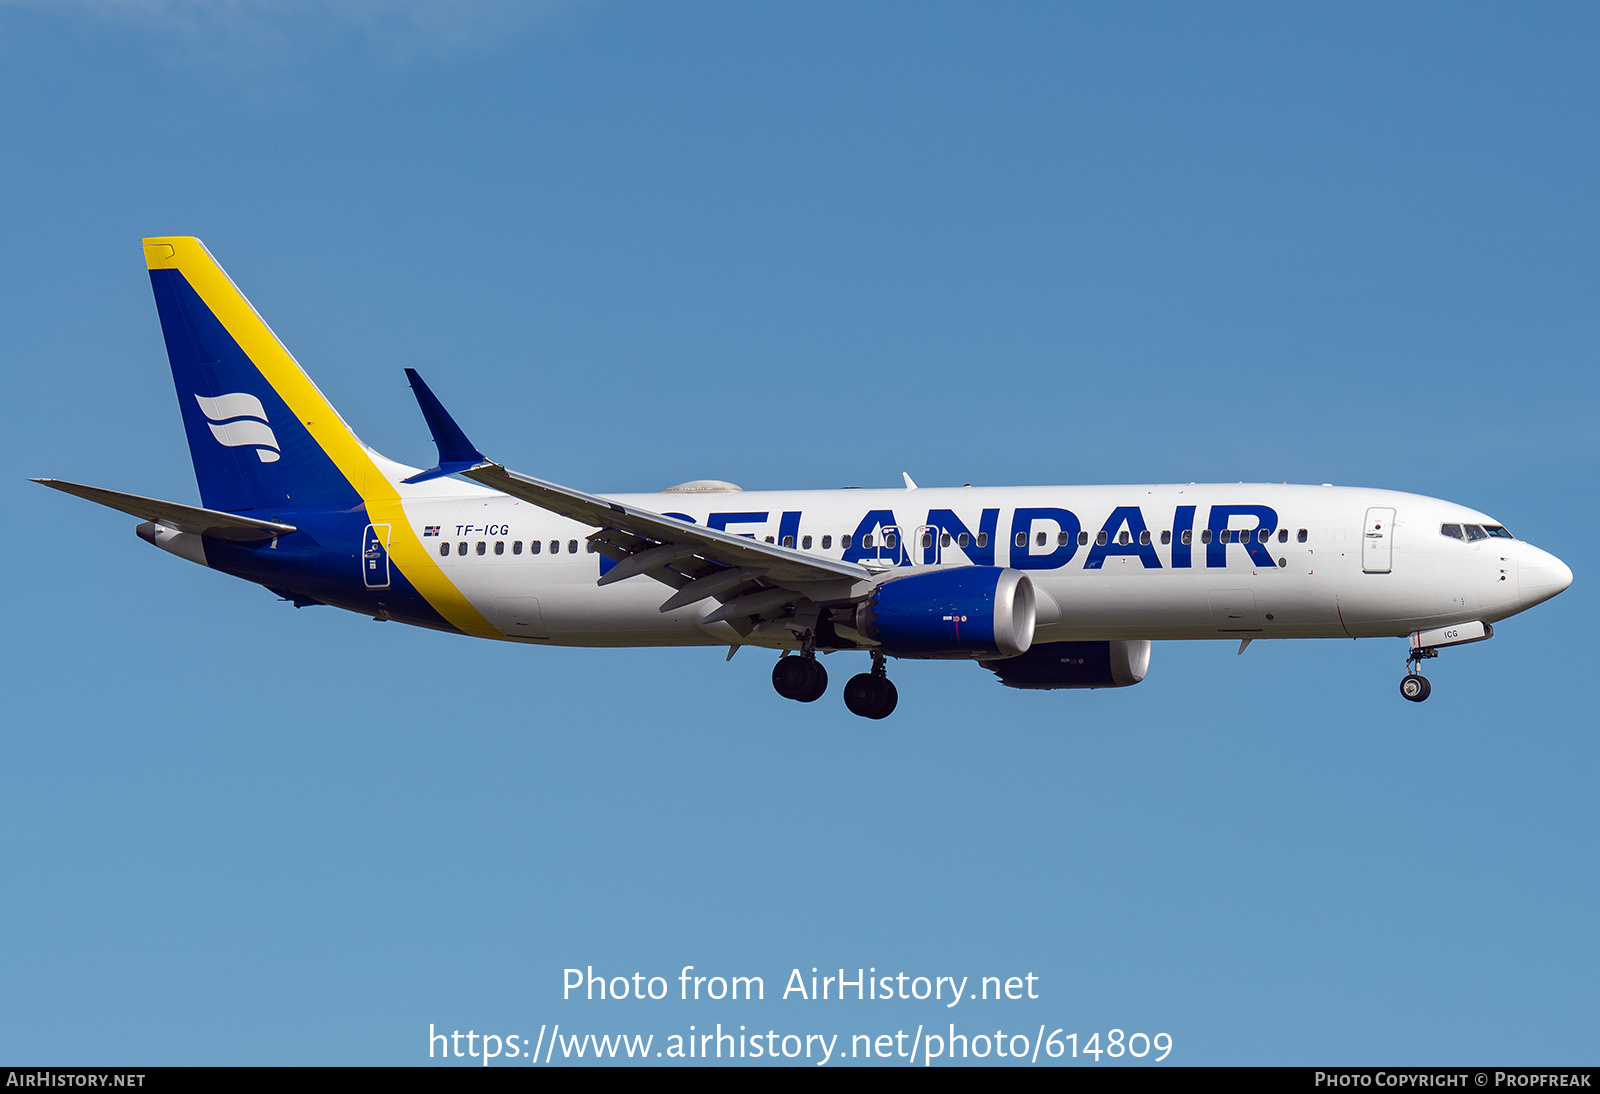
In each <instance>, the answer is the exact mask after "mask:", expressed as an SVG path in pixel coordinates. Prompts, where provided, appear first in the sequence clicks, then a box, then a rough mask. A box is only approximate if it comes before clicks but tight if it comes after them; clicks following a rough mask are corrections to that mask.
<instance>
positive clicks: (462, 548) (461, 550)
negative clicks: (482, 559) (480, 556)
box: [456, 540, 467, 555]
mask: <svg viewBox="0 0 1600 1094" xmlns="http://www.w3.org/2000/svg"><path fill="white" fill-rule="evenodd" d="M466 553H467V541H466V540H462V541H461V542H460V543H458V544H456V554H458V555H464V554H466Z"/></svg>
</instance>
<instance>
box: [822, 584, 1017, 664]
mask: <svg viewBox="0 0 1600 1094" xmlns="http://www.w3.org/2000/svg"><path fill="white" fill-rule="evenodd" d="M1035 619H1036V612H1035V609H1034V592H1033V582H1032V581H1030V580H1029V579H1028V575H1027V574H1024V573H1022V572H1021V571H1020V570H1011V569H1001V568H999V567H996V566H957V567H953V568H951V569H941V570H929V571H926V572H924V573H919V574H908V575H907V576H905V577H896V578H891V579H890V580H888V581H885V582H884V583H883V584H881V585H879V586H878V587H877V588H876V589H874V590H873V591H872V595H871V596H869V597H867V599H866V600H864V601H862V602H861V603H860V604H858V605H856V608H855V614H854V619H853V620H852V625H853V629H854V630H855V631H856V632H857V633H859V634H861V635H862V636H863V637H865V638H868V639H870V640H872V641H873V642H876V643H877V644H878V645H879V647H880V648H881V649H882V650H883V652H884V653H887V654H889V655H891V656H893V657H926V658H943V659H960V658H972V659H983V658H993V657H1015V656H1016V655H1017V654H1020V653H1023V652H1025V651H1026V650H1027V648H1028V646H1029V645H1031V644H1032V642H1033V628H1034V622H1035Z"/></svg>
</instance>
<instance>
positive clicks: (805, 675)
mask: <svg viewBox="0 0 1600 1094" xmlns="http://www.w3.org/2000/svg"><path fill="white" fill-rule="evenodd" d="M811 686H812V681H811V671H810V670H809V669H808V668H806V659H805V658H804V657H780V658H778V663H777V664H776V665H773V666H772V687H773V689H774V690H775V691H777V693H778V694H779V695H781V696H783V697H784V698H785V699H795V700H797V701H799V702H809V700H807V699H804V698H802V697H803V696H804V695H805V694H806V692H807V691H809V690H810V688H811Z"/></svg>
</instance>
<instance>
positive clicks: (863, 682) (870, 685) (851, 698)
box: [844, 650, 900, 718]
mask: <svg viewBox="0 0 1600 1094" xmlns="http://www.w3.org/2000/svg"><path fill="white" fill-rule="evenodd" d="M899 702H900V693H899V692H897V691H895V688H894V685H893V684H891V683H890V682H889V674H888V673H887V672H886V671H885V670H884V667H883V654H881V653H879V652H878V651H877V650H873V651H872V671H871V672H863V673H861V674H860V675H859V676H852V677H850V682H849V683H847V684H845V686H844V705H845V706H847V707H849V708H850V713H851V714H859V715H860V716H861V717H863V718H887V717H889V715H891V714H893V713H894V708H895V704H897V703H899Z"/></svg>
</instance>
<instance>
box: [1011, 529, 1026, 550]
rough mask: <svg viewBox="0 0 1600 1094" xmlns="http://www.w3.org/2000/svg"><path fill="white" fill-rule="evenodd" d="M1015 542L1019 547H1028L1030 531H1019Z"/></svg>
mask: <svg viewBox="0 0 1600 1094" xmlns="http://www.w3.org/2000/svg"><path fill="white" fill-rule="evenodd" d="M1013 542H1015V543H1016V545H1017V546H1018V547H1026V546H1027V545H1028V533H1026V532H1018V533H1017V538H1016V539H1015V540H1014V541H1013Z"/></svg>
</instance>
